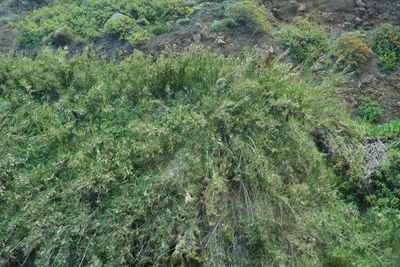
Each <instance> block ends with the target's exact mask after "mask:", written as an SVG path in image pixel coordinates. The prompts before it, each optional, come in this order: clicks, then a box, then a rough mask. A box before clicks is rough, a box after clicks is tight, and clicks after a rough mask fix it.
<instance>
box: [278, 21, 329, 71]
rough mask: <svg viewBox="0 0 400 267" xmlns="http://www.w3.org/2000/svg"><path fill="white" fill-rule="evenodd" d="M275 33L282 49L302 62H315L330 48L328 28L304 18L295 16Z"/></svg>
mask: <svg viewBox="0 0 400 267" xmlns="http://www.w3.org/2000/svg"><path fill="white" fill-rule="evenodd" d="M275 35H276V37H277V41H278V43H279V45H280V46H281V47H282V49H284V50H287V51H288V53H289V55H290V56H291V57H292V58H293V59H294V60H296V61H298V62H301V63H306V64H308V63H314V62H315V61H317V59H319V58H320V57H321V56H323V55H324V54H325V53H327V52H328V51H329V49H330V46H329V38H328V34H327V33H326V30H325V29H324V28H323V27H321V26H318V25H317V24H315V23H313V22H311V21H309V20H307V19H304V18H300V17H297V18H294V20H293V24H290V25H288V26H285V27H284V28H283V29H282V30H280V31H279V32H277V33H276V34H275Z"/></svg>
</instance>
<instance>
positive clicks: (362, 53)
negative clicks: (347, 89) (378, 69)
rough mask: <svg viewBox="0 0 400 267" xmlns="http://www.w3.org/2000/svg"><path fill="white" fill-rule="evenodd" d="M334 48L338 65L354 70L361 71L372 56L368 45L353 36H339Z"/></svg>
mask: <svg viewBox="0 0 400 267" xmlns="http://www.w3.org/2000/svg"><path fill="white" fill-rule="evenodd" d="M335 50H336V51H335V52H336V53H335V56H336V57H337V58H338V66H339V67H340V68H341V69H345V70H348V71H354V72H359V71H361V70H362V69H363V68H364V66H365V65H366V64H367V62H368V60H369V59H370V58H371V56H372V53H371V50H370V49H369V48H368V46H367V45H366V44H365V43H364V42H363V41H362V40H361V39H359V38H357V37H355V36H342V37H339V40H338V43H337V46H336V49H335Z"/></svg>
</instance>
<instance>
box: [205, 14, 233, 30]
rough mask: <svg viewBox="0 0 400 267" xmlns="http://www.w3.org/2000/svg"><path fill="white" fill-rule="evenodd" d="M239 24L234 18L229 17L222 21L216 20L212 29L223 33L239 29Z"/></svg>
mask: <svg viewBox="0 0 400 267" xmlns="http://www.w3.org/2000/svg"><path fill="white" fill-rule="evenodd" d="M237 26H238V25H237V23H236V21H235V19H234V18H231V17H228V18H224V19H221V20H215V21H214V22H213V23H212V24H211V29H212V30H213V31H223V30H226V29H232V28H235V27H237Z"/></svg>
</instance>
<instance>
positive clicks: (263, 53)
mask: <svg viewBox="0 0 400 267" xmlns="http://www.w3.org/2000/svg"><path fill="white" fill-rule="evenodd" d="M256 55H257V56H258V57H259V58H260V60H261V62H262V63H268V61H269V60H270V58H271V53H270V51H269V50H266V49H261V48H257V50H256Z"/></svg>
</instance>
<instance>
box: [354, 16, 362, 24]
mask: <svg viewBox="0 0 400 267" xmlns="http://www.w3.org/2000/svg"><path fill="white" fill-rule="evenodd" d="M354 22H355V23H356V24H361V23H362V19H361V18H359V17H355V19H354Z"/></svg>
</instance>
